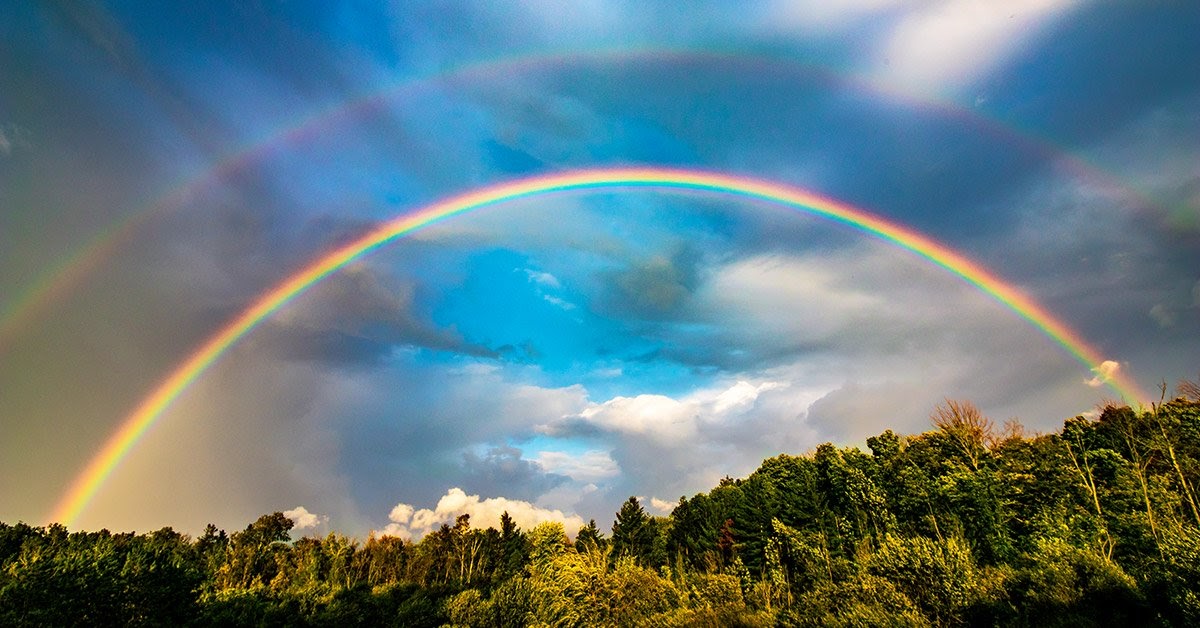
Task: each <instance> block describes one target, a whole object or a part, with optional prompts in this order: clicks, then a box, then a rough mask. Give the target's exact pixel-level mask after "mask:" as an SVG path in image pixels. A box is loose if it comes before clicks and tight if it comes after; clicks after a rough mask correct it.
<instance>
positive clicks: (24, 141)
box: [0, 124, 28, 157]
mask: <svg viewBox="0 0 1200 628" xmlns="http://www.w3.org/2000/svg"><path fill="white" fill-rule="evenodd" d="M22 146H28V131H26V130H25V129H24V128H22V127H19V126H17V125H15V124H0V157H8V156H11V155H12V153H13V151H14V150H15V149H17V148H18V147H22Z"/></svg>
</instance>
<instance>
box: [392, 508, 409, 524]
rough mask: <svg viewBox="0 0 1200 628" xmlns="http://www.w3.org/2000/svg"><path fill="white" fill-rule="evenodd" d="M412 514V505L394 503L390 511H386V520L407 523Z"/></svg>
mask: <svg viewBox="0 0 1200 628" xmlns="http://www.w3.org/2000/svg"><path fill="white" fill-rule="evenodd" d="M412 516H413V507H412V506H410V505H408V504H396V507H395V508H392V512H390V513H388V520H389V521H391V522H393V523H398V524H401V525H408V522H409V521H410V520H411V519H412Z"/></svg>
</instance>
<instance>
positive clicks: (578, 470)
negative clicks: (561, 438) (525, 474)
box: [532, 450, 621, 482]
mask: <svg viewBox="0 0 1200 628" xmlns="http://www.w3.org/2000/svg"><path fill="white" fill-rule="evenodd" d="M532 460H533V461H534V462H537V463H538V464H539V465H541V467H542V468H543V469H545V470H546V472H547V473H557V474H559V475H565V476H567V477H569V478H571V479H573V480H576V481H578V482H595V481H597V480H602V479H605V478H611V477H614V476H616V475H617V474H619V473H620V472H621V468H620V467H619V466H617V462H616V461H615V460H613V459H612V456H610V455H609V454H608V452H604V451H598V450H591V451H585V452H583V453H582V454H571V453H567V452H565V451H540V452H538V453H537V455H536V456H534V457H533V458H532Z"/></svg>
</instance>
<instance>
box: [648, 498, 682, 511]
mask: <svg viewBox="0 0 1200 628" xmlns="http://www.w3.org/2000/svg"><path fill="white" fill-rule="evenodd" d="M676 505H677V504H676V503H675V502H669V501H667V500H664V499H659V498H657V497H651V498H650V508H652V509H654V510H657V511H658V513H659V514H660V515H669V514H671V511H672V510H675V506H676Z"/></svg>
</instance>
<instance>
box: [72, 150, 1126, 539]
mask: <svg viewBox="0 0 1200 628" xmlns="http://www.w3.org/2000/svg"><path fill="white" fill-rule="evenodd" d="M629 188H645V189H656V190H664V191H699V192H705V193H712V194H720V195H727V196H733V197H740V198H744V199H753V200H759V201H765V202H767V203H773V204H776V205H781V206H784V207H788V208H791V209H794V210H796V211H798V212H802V213H805V214H809V215H813V216H817V217H820V218H824V219H828V220H831V221H834V222H837V223H841V224H845V225H848V226H849V227H852V228H854V229H857V230H859V231H862V232H864V233H867V234H869V235H871V236H874V237H877V238H879V239H881V240H883V241H885V242H890V243H892V244H895V245H896V246H899V247H900V248H903V249H906V250H908V251H911V252H912V253H914V254H916V255H918V256H919V257H921V258H924V259H926V260H928V261H929V262H931V263H933V264H935V265H937V266H940V267H942V268H944V269H945V270H947V271H949V272H950V273H952V274H954V275H957V276H958V277H960V278H962V279H963V280H965V281H966V282H967V283H968V284H970V285H972V286H975V287H976V288H978V289H979V290H981V291H982V292H984V293H986V294H987V295H989V296H991V297H992V298H993V299H995V300H996V301H997V302H999V303H1001V304H1003V305H1004V306H1005V307H1007V308H1009V309H1010V310H1012V311H1013V312H1015V313H1016V314H1017V315H1019V316H1021V317H1022V318H1024V319H1025V320H1027V321H1029V322H1030V323H1031V324H1032V325H1034V326H1035V327H1036V328H1037V329H1038V330H1040V331H1041V332H1042V333H1043V334H1045V335H1046V336H1047V337H1048V338H1049V339H1050V340H1052V341H1054V342H1055V343H1056V344H1058V345H1059V346H1061V347H1062V348H1063V349H1065V350H1066V351H1067V352H1068V353H1069V354H1070V355H1072V356H1073V357H1074V358H1075V359H1076V360H1078V361H1079V362H1080V363H1081V364H1082V365H1083V366H1085V367H1086V368H1087V369H1088V370H1089V371H1090V372H1092V373H1096V374H1105V373H1108V372H1109V369H1108V368H1107V367H1106V366H1104V363H1105V362H1106V360H1104V359H1103V358H1102V357H1101V355H1100V354H1099V353H1098V352H1097V351H1096V350H1095V349H1093V348H1092V347H1091V346H1089V345H1088V344H1087V343H1086V342H1085V341H1084V339H1083V338H1082V337H1080V336H1079V334H1078V333H1076V332H1075V331H1074V330H1072V329H1071V328H1070V327H1068V326H1067V325H1066V324H1064V323H1063V322H1062V321H1060V320H1059V319H1058V318H1056V317H1055V316H1053V315H1052V314H1051V313H1050V312H1048V311H1047V310H1046V309H1045V308H1044V307H1042V306H1041V305H1040V304H1039V303H1037V302H1036V301H1034V300H1033V299H1032V298H1030V297H1029V296H1027V295H1025V294H1024V293H1022V292H1021V291H1020V290H1018V289H1017V288H1016V287H1014V286H1012V285H1011V284H1009V283H1008V282H1006V281H1003V280H1002V279H1000V278H999V277H998V276H996V275H995V274H993V273H992V272H991V271H989V270H988V269H986V268H984V267H982V266H980V265H979V264H977V263H975V262H973V261H971V260H970V259H968V258H967V257H965V256H963V255H962V254H960V253H958V252H956V251H954V250H953V249H951V248H950V247H948V246H946V245H943V244H941V243H939V242H937V241H935V240H933V239H931V238H929V237H927V236H925V235H922V234H920V233H918V232H916V231H914V230H912V229H910V228H908V227H905V226H903V225H900V224H897V223H895V222H891V221H887V220H885V219H883V218H881V217H879V216H876V215H873V214H871V213H868V212H866V211H864V210H861V209H858V208H855V207H852V206H850V205H847V204H845V203H841V202H839V201H836V200H833V199H830V198H828V197H824V196H821V195H819V194H816V193H813V192H810V191H807V190H802V189H799V188H795V187H791V186H787V185H783V184H779V183H772V182H769V181H763V180H759V179H754V178H750V177H744V176H738V175H732V174H723V173H716V172H708V171H700V170H682V169H669V168H608V169H588V170H580V171H574V172H566V173H556V174H550V175H543V176H537V177H532V178H528V179H522V180H518V181H512V182H508V183H501V184H497V185H491V186H487V187H483V188H480V189H477V190H474V191H470V192H467V193H464V194H461V195H458V196H454V197H451V198H448V199H445V200H443V201H440V202H436V203H433V204H431V205H427V206H425V207H423V208H421V209H418V210H416V211H413V212H411V213H407V214H404V215H401V216H399V217H397V218H395V219H392V220H390V221H388V222H384V223H382V224H380V225H379V226H378V227H376V228H375V229H373V230H371V231H370V232H368V233H366V234H364V235H362V236H360V237H359V238H357V239H356V240H354V241H352V242H349V243H347V244H345V245H343V246H340V247H338V248H336V249H335V250H333V251H331V252H329V253H327V254H326V255H324V256H322V257H320V258H319V259H317V260H315V261H313V262H311V263H310V264H308V265H307V266H305V267H304V268H302V269H300V270H299V271H298V272H296V273H295V274H293V275H291V276H290V277H288V278H287V279H286V280H284V281H283V282H281V283H279V284H278V285H276V286H274V287H273V288H271V289H270V290H268V291H267V292H265V293H263V294H262V295H261V296H259V297H258V298H257V299H256V300H255V301H254V302H253V303H251V304H250V305H249V306H248V307H247V308H246V309H245V310H243V311H242V312H241V313H240V314H238V315H237V316H236V317H234V318H233V319H232V320H230V321H229V322H228V323H227V324H226V325H225V326H224V327H221V328H220V329H219V330H217V332H216V333H214V334H213V335H212V336H211V337H209V338H208V340H206V341H205V342H204V343H203V344H202V345H200V346H199V347H198V348H197V349H196V350H195V351H194V352H192V354H191V355H189V356H188V357H187V359H185V360H184V361H183V362H182V363H180V364H179V365H178V366H176V367H175V369H174V370H172V371H171V373H170V374H169V375H168V376H167V377H166V378H165V379H163V380H162V381H161V382H159V384H158V385H157V386H156V387H155V388H154V389H153V391H151V393H150V394H149V395H148V396H147V397H145V398H144V399H143V400H142V401H141V402H140V403H139V404H138V405H137V407H136V408H135V409H134V411H133V412H132V413H131V414H130V415H129V416H128V417H126V418H125V419H124V421H122V422H121V424H120V426H119V427H118V429H117V430H116V432H114V433H113V434H112V435H111V436H110V437H109V438H108V440H107V441H106V442H105V443H104V445H103V446H102V448H101V449H100V451H99V452H98V453H97V454H96V455H95V456H94V457H93V458H92V459H91V460H90V461H89V462H88V464H87V466H86V467H84V469H83V470H82V471H81V472H80V473H79V475H78V476H77V477H76V478H75V480H74V481H73V482H72V484H71V486H70V488H69V489H68V490H67V492H66V493H65V494H64V495H63V496H62V498H61V499H60V500H59V502H58V504H57V505H56V506H55V508H54V510H53V512H52V513H51V514H50V516H49V519H50V520H51V521H57V522H61V523H64V524H67V525H71V524H73V523H74V521H75V519H77V518H78V517H79V515H80V514H81V513H82V512H83V511H84V509H85V508H87V506H88V504H89V503H90V502H91V501H92V499H93V498H94V497H95V496H96V493H97V492H98V491H99V490H100V488H101V486H102V485H103V484H104V482H105V480H106V479H107V478H108V477H109V476H110V475H111V474H112V473H113V471H114V470H115V469H116V468H117V466H118V465H119V464H120V463H121V461H122V460H123V459H124V458H125V457H126V456H128V455H129V453H130V452H131V451H132V450H133V448H134V447H135V446H136V445H137V443H138V441H139V440H140V439H141V437H142V436H143V435H145V433H146V432H147V431H148V430H149V429H150V428H151V427H153V425H154V424H155V422H157V421H158V420H159V419H160V418H161V417H162V416H163V413H164V412H165V411H166V410H167V408H168V407H169V406H170V405H171V403H172V402H173V401H175V399H177V398H178V397H179V396H180V394H182V393H183V391H184V390H186V389H187V387H188V386H189V385H190V384H191V383H192V382H194V381H195V380H196V379H197V378H198V377H200V376H201V375H202V374H203V373H204V372H205V371H206V370H207V369H208V368H209V367H210V366H212V364H213V363H214V362H216V361H217V360H218V359H219V358H220V357H221V355H223V354H224V353H225V352H226V351H227V350H228V349H229V348H230V347H231V346H233V345H234V344H235V343H236V342H237V341H238V340H240V339H241V338H242V337H244V336H245V335H246V334H247V333H249V332H250V331H251V330H252V329H254V328H255V327H256V326H257V325H259V324H260V323H262V322H263V321H264V320H266V319H267V318H269V317H270V316H271V315H272V314H273V313H275V312H276V311H278V310H279V309H280V308H281V307H283V306H284V305H285V304H287V303H288V302H290V301H292V300H293V299H295V298H296V297H298V296H300V295H301V294H303V293H304V292H305V291H306V290H308V289H309V288H311V287H312V286H313V285H314V284H316V283H317V282H319V281H321V280H322V279H323V278H325V277H327V276H329V275H330V274H332V273H334V272H336V271H338V270H339V269H341V268H342V267H344V266H346V265H347V264H349V263H350V262H352V261H354V260H355V259H358V258H360V257H362V256H364V255H366V254H368V253H370V252H371V251H374V250H375V249H378V248H379V247H381V246H384V245H385V244H387V243H389V242H392V241H393V240H396V239H397V238H400V237H402V236H404V235H407V234H411V233H413V232H414V231H417V230H420V229H422V228H425V227H428V226H430V225H433V224H436V223H438V222H441V221H444V220H447V219H449V218H452V217H454V216H458V215H462V214H465V213H469V212H472V211H476V210H479V209H483V208H485V207H492V206H496V205H499V204H502V203H506V202H509V201H514V200H517V199H521V198H528V197H533V196H540V195H546V194H552V193H561V192H569V191H588V190H591V191H596V190H605V189H629ZM1106 383H1107V384H1108V385H1109V386H1110V387H1111V388H1112V390H1113V391H1115V392H1116V393H1117V394H1118V395H1120V397H1121V398H1123V399H1125V400H1126V401H1128V402H1131V403H1140V402H1143V401H1144V400H1146V399H1148V398H1149V397H1148V396H1147V395H1146V394H1145V393H1144V392H1143V391H1141V390H1140V389H1139V388H1138V386H1137V384H1136V383H1135V382H1133V381H1132V380H1131V379H1130V378H1129V377H1128V375H1126V374H1125V373H1123V372H1122V371H1120V370H1117V371H1116V373H1115V374H1113V375H1112V377H1111V378H1109V379H1108V380H1107V381H1106Z"/></svg>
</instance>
